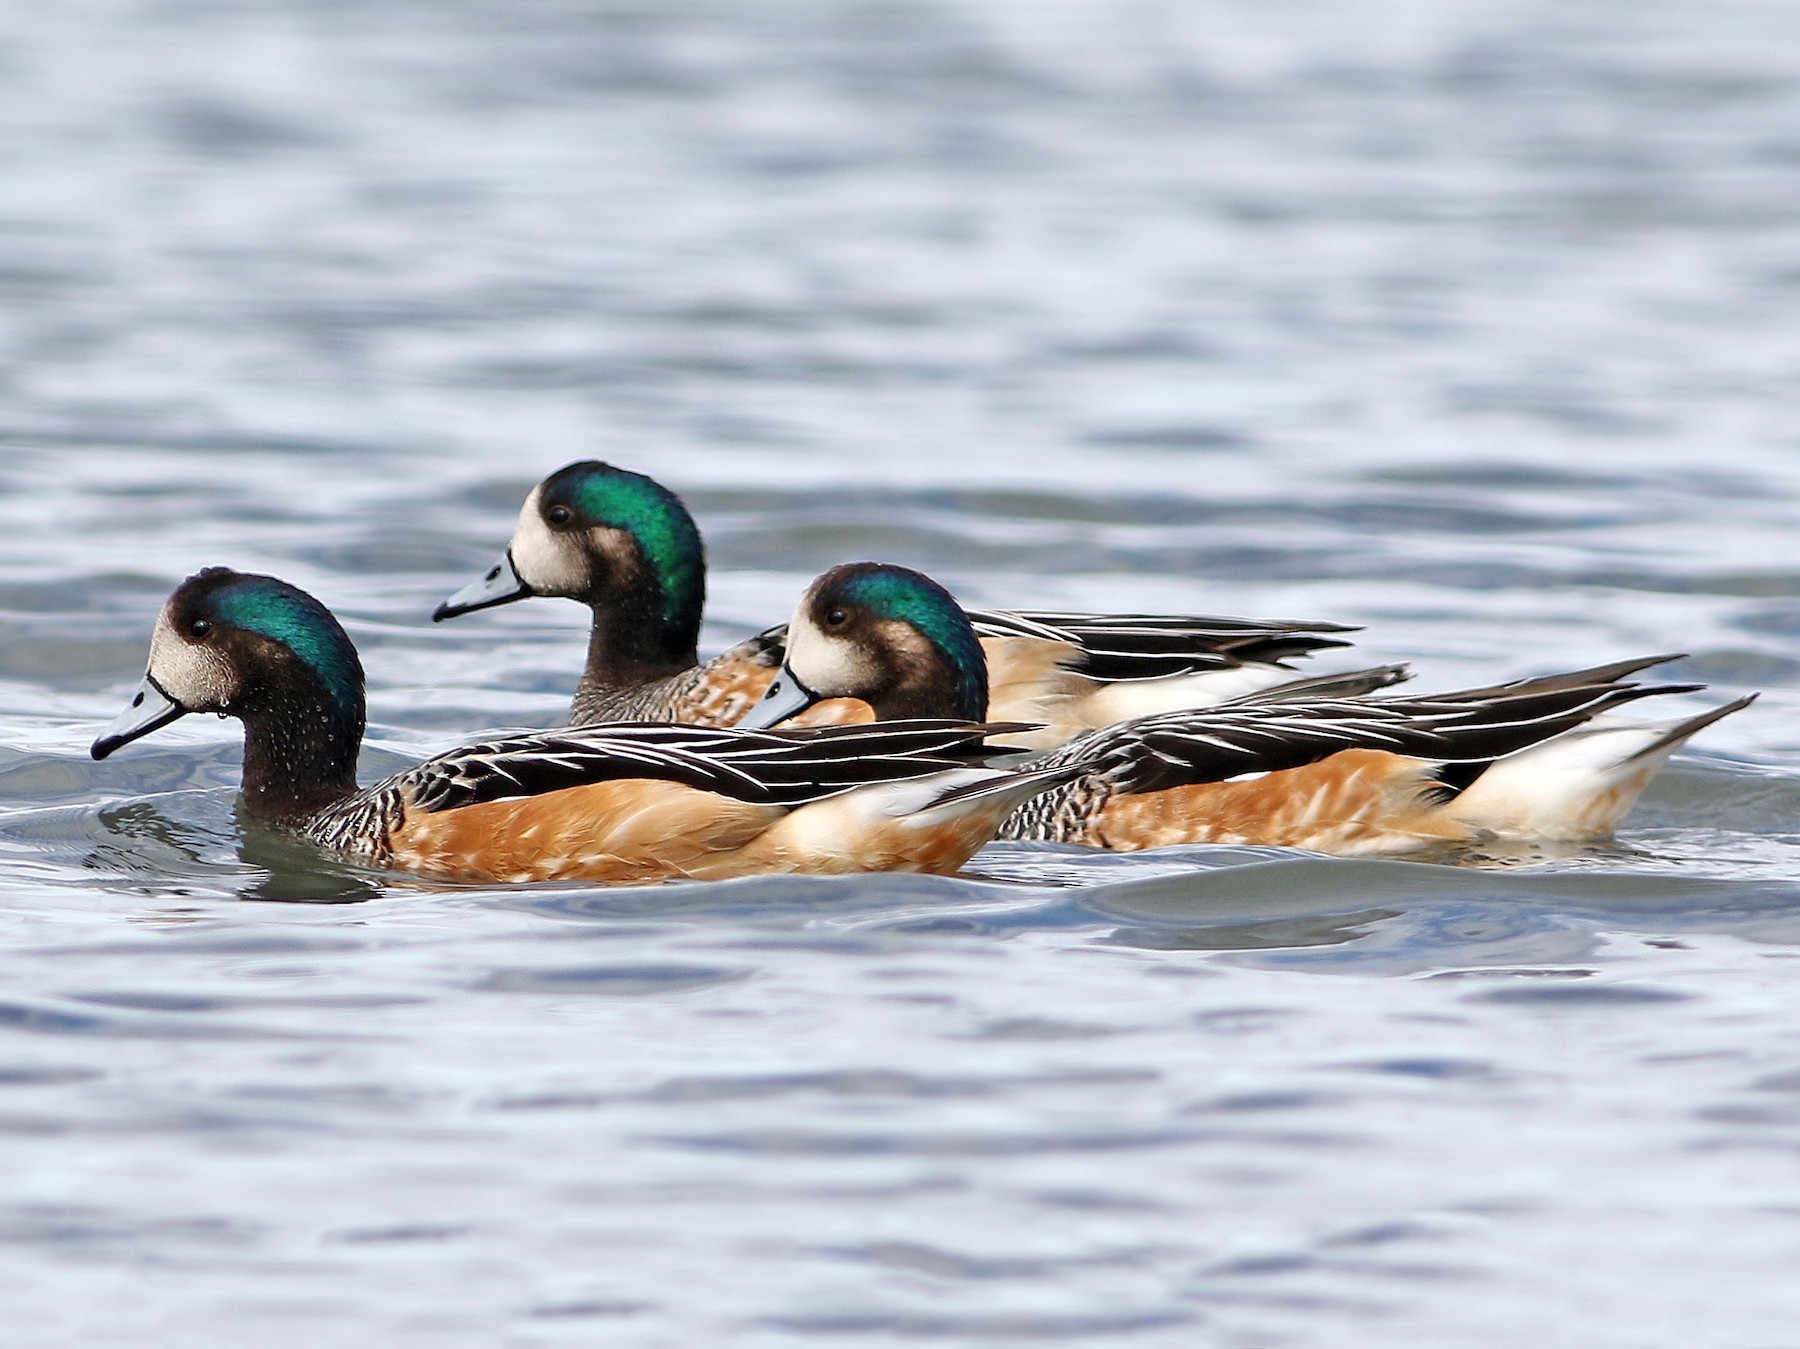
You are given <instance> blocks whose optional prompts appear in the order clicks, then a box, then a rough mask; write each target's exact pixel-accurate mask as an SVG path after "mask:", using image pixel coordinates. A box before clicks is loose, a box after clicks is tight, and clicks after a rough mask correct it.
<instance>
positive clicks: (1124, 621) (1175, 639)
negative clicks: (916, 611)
mask: <svg viewBox="0 0 1800 1349" xmlns="http://www.w3.org/2000/svg"><path fill="white" fill-rule="evenodd" d="M968 613H969V622H970V623H972V624H973V625H974V627H975V631H976V632H977V633H979V634H980V635H981V636H983V637H1036V638H1041V639H1044V640H1047V641H1054V642H1066V643H1069V644H1070V645H1073V646H1076V647H1079V648H1080V650H1081V655H1080V657H1079V658H1078V659H1077V660H1076V661H1075V663H1074V668H1075V669H1077V670H1079V671H1080V672H1081V673H1082V674H1084V675H1088V676H1089V677H1091V678H1094V679H1102V680H1107V681H1109V682H1116V681H1120V680H1128V679H1160V678H1163V677H1165V676H1169V675H1181V674H1194V673H1198V672H1199V671H1202V670H1224V669H1233V668H1236V667H1237V666H1240V665H1243V664H1246V663H1249V662H1254V663H1257V664H1262V665H1281V664H1283V663H1284V662H1285V661H1288V660H1290V659H1292V658H1293V657H1295V656H1304V655H1306V654H1308V653H1309V652H1313V651H1321V650H1324V649H1326V648H1329V647H1338V646H1348V645H1349V643H1348V642H1344V641H1339V640H1338V639H1337V638H1335V637H1326V636H1319V635H1318V634H1321V633H1336V632H1354V631H1355V629H1354V628H1352V627H1349V626H1347V625H1345V624H1342V623H1300V622H1292V621H1288V620H1285V619H1270V620H1267V621H1261V620H1257V619H1247V618H1210V617H1199V616H1196V617H1179V616H1173V615H1166V614H1085V613H1063V612H1053V611H1050V610H1041V609H1031V610H977V609H971V610H969V611H968Z"/></svg>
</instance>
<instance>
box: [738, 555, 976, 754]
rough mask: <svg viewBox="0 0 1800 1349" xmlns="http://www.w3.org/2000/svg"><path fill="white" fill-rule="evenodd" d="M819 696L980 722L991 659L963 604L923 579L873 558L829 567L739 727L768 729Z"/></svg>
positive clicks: (890, 714)
mask: <svg viewBox="0 0 1800 1349" xmlns="http://www.w3.org/2000/svg"><path fill="white" fill-rule="evenodd" d="M825 698H860V699H862V700H863V701H864V702H866V703H868V704H869V705H870V706H871V707H872V708H874V709H875V716H876V718H877V719H878V720H882V721H891V720H895V719H898V718H902V717H961V718H964V719H965V720H968V721H980V720H982V719H983V718H984V717H986V715H987V699H988V684H987V659H986V656H985V655H984V653H983V652H982V649H981V642H980V640H979V639H978V638H977V637H976V635H975V630H974V628H972V627H970V626H969V620H968V616H967V615H965V614H964V613H963V611H962V607H961V606H960V605H958V604H957V602H956V600H955V598H954V597H953V596H952V595H951V594H950V592H949V591H947V590H945V589H944V588H943V587H942V586H941V585H939V584H938V583H937V582H936V581H934V580H932V579H931V578H930V577H929V576H925V575H923V574H922V573H920V572H916V571H911V570H909V569H907V568H905V567H896V566H891V565H889V564H887V563H878V562H855V563H850V564H848V565H845V566H841V567H833V568H832V569H831V570H830V571H828V572H826V573H825V574H824V575H823V576H821V577H819V578H818V580H816V581H814V582H813V583H812V585H811V586H810V587H808V589H807V591H806V594H805V595H804V596H802V597H801V600H800V604H799V606H798V607H797V608H796V609H795V610H794V617H793V620H792V621H791V622H790V623H789V624H788V633H787V657H786V659H785V661H784V662H783V664H782V667H781V674H780V675H779V676H778V677H777V678H776V680H775V682H774V683H773V684H771V685H770V686H769V691H768V693H767V694H765V695H764V697H763V700H762V701H761V702H759V703H758V704H757V705H756V706H755V707H753V708H751V709H750V712H749V714H748V715H747V716H746V717H745V718H744V720H743V721H742V723H741V724H742V725H744V726H747V727H762V726H773V725H776V724H777V723H779V722H781V721H784V720H786V719H787V718H788V717H791V716H793V715H794V714H795V713H797V712H800V711H803V710H804V709H806V708H808V707H811V706H812V705H813V704H814V703H816V702H819V701H820V700H822V699H825Z"/></svg>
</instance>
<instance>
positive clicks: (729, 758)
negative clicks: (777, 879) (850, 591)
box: [93, 567, 1070, 882]
mask: <svg viewBox="0 0 1800 1349" xmlns="http://www.w3.org/2000/svg"><path fill="white" fill-rule="evenodd" d="M189 712H217V713H219V714H220V715H222V716H230V717H236V718H238V719H239V720H241V721H242V722H243V723H244V795H243V801H244V808H245V810H246V813H247V814H248V815H249V816H250V817H251V818H253V819H255V820H258V821H261V822H263V823H266V824H270V825H274V826H278V827H281V828H285V829H288V830H291V831H293V832H296V833H298V834H300V835H302V836H304V837H305V838H307V839H309V840H311V841H312V842H313V843H315V844H317V845H319V846H321V847H323V848H326V849H329V850H331V851H332V852H335V853H339V854H342V855H344V856H347V857H350V858H352V859H355V860H357V861H361V862H365V863H368V864H370V865H373V866H379V867H391V868H397V869H401V870H406V871H412V872H418V873H421V874H424V875H428V876H432V877H437V878H443V879H449V880H458V881H484V882H496V881H498V882H513V881H539V880H555V879H581V880H594V881H606V882H643V881H655V880H664V879H670V878H676V877H688V878H708V879H711V878H719V877H726V876H739V875H746V874H750V873H755V872H814V873H832V872H851V871H883V870H889V871H893V870H898V871H933V872H952V871H955V870H956V869H957V868H958V867H960V866H961V865H962V864H963V863H964V862H965V861H967V860H968V858H969V857H970V856H971V855H973V853H974V852H975V850H976V849H977V848H979V847H980V846H981V845H982V844H983V843H985V842H987V841H988V839H989V838H990V837H991V836H992V835H993V832H994V830H995V828H997V827H998V825H999V824H1000V822H1001V820H1002V819H1003V818H1004V817H1005V816H1006V815H1007V814H1008V813H1010V812H1011V810H1012V809H1013V808H1014V807H1015V806H1016V805H1017V804H1018V803H1019V802H1020V801H1022V800H1024V799H1025V798H1027V797H1028V796H1030V795H1031V794H1032V793H1033V792H1036V791H1042V790H1045V789H1047V788H1049V787H1051V786H1053V785H1055V783H1056V782H1058V781H1061V780H1064V779H1066V778H1067V777H1068V776H1070V774H1069V773H1068V772H1066V771H1064V770H1063V769H1061V768H1052V769H1051V770H1049V771H1048V772H1047V773H1041V774H1040V773H1036V772H1029V773H1026V774H1023V775H1021V774H1017V773H1013V772H1009V771H1006V770H999V769H991V768H984V767H975V766H971V765H970V764H969V762H968V756H969V752H970V750H971V749H972V748H973V747H974V746H976V745H977V744H978V742H979V741H980V739H981V736H982V735H983V733H984V730H986V729H991V728H984V727H981V726H975V725H971V724H969V723H966V722H962V721H955V722H947V721H923V722H909V723H905V724H897V725H884V726H847V727H830V728H823V729H816V730H801V731H778V732H767V731H736V730H721V729H716V728H704V727H694V726H669V725H617V726H602V727H588V728H579V729H574V730H565V731H556V732H546V733H541V734H524V735H509V736H502V737H497V738H495V739H491V740H485V741H482V742H481V743H479V744H473V745H466V746H464V747H462V748H460V749H456V750H452V751H451V752H449V753H448V754H441V755H438V756H437V757H435V758H432V759H428V760H426V761H425V762H424V763H421V764H419V765H417V766H416V767H413V768H409V769H407V770H405V771H404V772H401V773H397V774H395V775H394V776H392V777H390V778H387V779H385V780H384V781H381V782H378V783H376V784H375V785H374V786H371V787H366V788H358V786H357V783H356V759H357V751H358V748H359V746H360V745H361V742H362V735H363V726H364V703H363V671H362V665H361V663H360V662H359V661H358V659H357V655H356V649H355V647H354V646H352V645H351V642H350V638H349V637H348V636H347V635H346V634H345V632H344V629H343V628H342V626H340V625H339V623H338V621H337V620H336V619H335V618H333V617H332V615H331V613H330V612H329V611H328V610H327V609H326V608H325V606H324V605H322V604H320V603H319V602H318V601H317V600H316V599H314V598H313V597H312V596H311V595H308V594H307V593H306V592H304V591H302V590H299V589H296V588H295V587H294V586H291V585H289V584H287V583H286V582H285V581H280V580H277V579H276V578H274V577H272V576H259V575H253V574H247V573H242V572H236V571H232V570H230V569H229V568H225V567H209V568H208V569H206V570H205V571H202V572H200V573H199V574H197V575H195V576H193V577H190V578H189V579H188V580H187V581H186V582H184V583H183V584H182V585H181V587H180V588H179V589H177V590H176V591H175V593H174V594H173V595H172V596H171V597H170V598H169V600H168V602H167V603H166V604H165V605H164V606H163V609H162V612H161V614H160V616H159V617H158V618H157V620H156V626H155V630H154V632H153V634H152V636H151V640H150V659H149V667H148V669H147V671H146V673H145V675H144V680H143V683H142V684H141V685H140V687H139V688H138V691H137V695H136V696H135V697H134V698H133V699H132V701H131V704H130V706H129V707H128V708H127V709H126V710H125V712H124V713H123V714H121V715H120V717H119V718H118V719H117V720H116V721H114V722H113V724H112V725H110V726H108V727H107V728H106V730H105V731H104V732H103V733H102V734H101V736H100V737H99V739H97V740H95V741H94V744H93V755H94V757H95V758H96V759H104V758H105V757H106V756H107V755H109V754H111V753H113V752H114V751H116V750H118V749H119V748H120V747H121V746H124V745H127V744H129V743H130V742H132V741H133V740H136V739H138V738H139V737H140V736H144V735H148V734H149V733H150V732H152V731H155V730H157V729H158V728H160V727H163V726H166V725H168V724H169V723H170V722H172V721H174V720H175V719H176V718H178V717H181V716H183V715H185V714H187V713H189Z"/></svg>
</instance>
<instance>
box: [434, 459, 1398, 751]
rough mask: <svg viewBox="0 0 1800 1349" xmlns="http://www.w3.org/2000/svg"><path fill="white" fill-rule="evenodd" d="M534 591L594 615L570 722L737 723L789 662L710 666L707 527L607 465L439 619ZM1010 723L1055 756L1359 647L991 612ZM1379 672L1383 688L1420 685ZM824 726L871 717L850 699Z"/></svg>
mask: <svg viewBox="0 0 1800 1349" xmlns="http://www.w3.org/2000/svg"><path fill="white" fill-rule="evenodd" d="M533 595H545V596H563V597H566V598H569V599H574V600H579V601H581V602H582V603H584V604H586V605H587V606H588V607H589V608H590V609H591V610H592V611H593V626H592V629H591V631H590V634H589V637H588V655H587V666H586V668H585V670H584V671H583V672H582V676H581V683H580V685H579V687H578V688H577V689H576V693H575V702H574V707H573V710H572V712H571V715H570V720H571V722H572V723H573V724H575V725H578V726H579V725H587V724H591V723H593V722H599V721H617V720H627V719H638V718H642V719H650V720H667V721H678V722H685V723H689V724H692V725H701V726H729V725H733V724H735V723H736V722H737V720H738V719H739V718H740V717H741V716H743V714H744V713H745V712H746V711H747V710H748V709H749V707H750V706H751V705H752V704H753V703H755V702H756V701H757V700H758V699H759V698H761V697H762V695H763V693H764V691H765V690H766V689H767V688H768V685H769V683H770V681H771V680H772V679H774V677H775V671H776V670H777V669H778V668H779V667H780V665H781V661H782V650H783V645H784V638H785V634H784V632H783V630H782V629H781V628H772V629H770V630H769V631H767V632H764V633H762V634H760V635H758V636H756V637H752V638H750V639H749V640H747V641H744V642H740V643H739V644H738V645H736V646H734V647H732V648H731V649H730V650H728V651H726V652H724V653H723V654H722V655H719V656H717V657H714V658H713V659H712V660H710V661H707V662H706V663H705V664H701V663H700V662H699V657H698V655H697V652H696V643H697V641H698V638H699V635H700V615H701V609H702V607H703V606H704V603H705V597H706V560H705V554H704V551H703V548H702V545H701V541H700V531H699V528H698V527H697V526H696V525H695V523H694V519H693V517H692V516H691V515H690V514H689V513H688V510H687V507H686V506H685V505H683V504H682V501H681V499H680V498H679V497H678V496H676V495H675V493H673V492H671V491H670V490H669V489H668V488H666V487H664V486H663V485H662V484H661V483H659V482H657V481H655V480H654V479H652V478H648V477H645V476H644V475H643V474H641V473H632V472H628V471H627V470H625V469H621V468H615V467H614V466H612V465H611V464H604V463H600V462H598V461H594V460H587V461H583V462H580V463H574V464H570V465H568V466H567V467H565V468H562V469H559V470H557V471H556V472H555V473H552V474H551V475H550V476H549V477H548V478H546V479H544V481H543V482H541V483H539V484H538V485H537V486H536V487H534V488H533V489H532V490H531V493H530V495H528V496H527V497H526V498H525V504H524V507H523V508H522V509H521V510H520V512H519V523H518V527H517V529H516V530H515V531H514V533H513V537H512V542H511V544H510V545H509V546H508V548H507V550H506V553H505V555H504V556H503V557H502V558H501V559H500V561H499V562H498V563H496V564H495V565H494V566H493V567H492V568H491V569H490V570H489V571H488V572H487V574H486V575H484V576H483V577H482V578H481V579H480V580H478V581H475V582H473V583H472V584H470V585H468V586H465V587H464V588H463V589H461V590H459V591H457V592H456V593H455V594H454V595H452V596H451V597H450V598H449V599H447V600H445V601H444V602H443V603H442V604H440V605H439V606H438V607H437V610H436V611H435V612H434V613H433V614H432V618H433V619H434V620H436V621H440V622H441V621H442V620H444V619H447V618H454V617H456V616H458V615H461V614H467V613H473V612H474V611H475V610H477V609H486V608H490V607H491V606H493V605H497V604H508V603H511V602H512V601H514V600H520V599H525V598H527V597H529V596H533ZM968 619H969V621H972V622H973V623H974V625H975V627H976V629H977V631H978V634H979V639H980V641H981V645H982V648H983V651H984V652H985V654H986V659H987V662H988V665H989V671H990V674H989V686H990V702H991V704H992V706H993V708H994V714H995V716H996V718H997V719H1000V720H1009V721H1026V722H1034V723H1038V727H1039V728H1038V729H1037V730H1035V731H1033V732H1030V733H1022V734H1020V735H1018V736H1015V738H1014V740H1013V742H1012V743H1017V744H1022V745H1025V746H1028V747H1031V748H1037V749H1044V748H1048V747H1050V746H1052V745H1057V744H1061V743H1062V742H1063V741H1065V740H1067V739H1069V738H1070V737H1071V736H1074V735H1077V734H1080V733H1081V732H1082V731H1085V730H1090V729H1092V728H1094V727H1096V726H1104V725H1109V724H1110V723H1112V722H1114V721H1118V720H1121V719H1122V718H1125V717H1129V716H1137V715H1141V714H1143V713H1146V712H1154V711H1160V710H1164V709H1168V708H1175V707H1188V706H1196V705H1207V704H1211V703H1216V702H1220V701H1223V700H1226V699H1229V698H1233V697H1236V696H1238V695H1240V694H1244V693H1249V692H1252V691H1253V690H1256V689H1261V688H1266V687H1269V686H1272V685H1279V684H1281V683H1284V682H1286V681H1289V680H1293V679H1295V678H1297V676H1296V674H1295V673H1294V671H1293V670H1292V669H1291V667H1289V666H1288V665H1287V664H1286V662H1287V661H1288V660H1289V659H1291V658H1292V657H1295V656H1300V655H1305V654H1307V653H1309V652H1312V651H1318V650H1321V649H1324V648H1329V647H1341V646H1345V645H1347V643H1345V642H1343V641H1341V640H1339V639H1338V638H1336V637H1331V636H1325V635H1322V634H1327V633H1341V632H1348V631H1351V630H1352V629H1350V628H1347V627H1345V626H1343V625H1342V624H1337V623H1294V622H1281V621H1274V622H1266V623H1264V622H1255V621H1252V620H1247V619H1233V618H1178V617H1162V616H1156V615H1144V614H1078V613H1049V612H1042V613H1040V612H1031V613H1024V612H1021V613H1011V612H992V613H986V612H977V613H972V614H970V615H968ZM1404 677H1405V672H1404V670H1403V669H1402V668H1401V667H1398V666H1387V667H1382V668H1381V669H1380V670H1372V671H1368V672H1364V675H1363V679H1364V682H1365V684H1366V686H1367V687H1369V688H1375V687H1382V686H1384V685H1385V684H1388V683H1393V682H1395V681H1397V680H1398V679H1401V678H1404ZM807 715H808V717H810V718H815V719H820V720H826V721H833V722H842V721H857V720H864V721H866V720H868V719H869V713H868V710H867V708H866V707H863V706H862V705H861V704H860V703H857V702H855V701H835V702H831V703H828V704H823V705H821V706H819V707H815V708H813V709H812V710H811V711H809V713H808V714H807Z"/></svg>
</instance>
